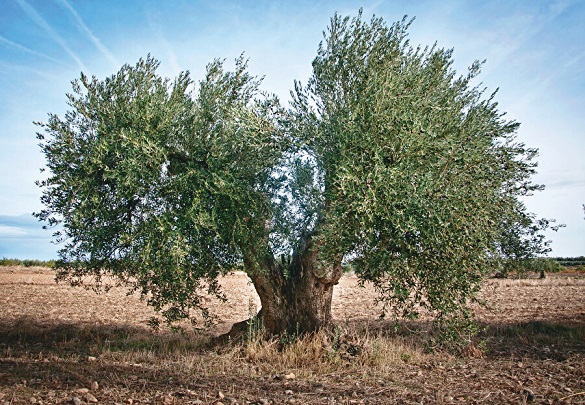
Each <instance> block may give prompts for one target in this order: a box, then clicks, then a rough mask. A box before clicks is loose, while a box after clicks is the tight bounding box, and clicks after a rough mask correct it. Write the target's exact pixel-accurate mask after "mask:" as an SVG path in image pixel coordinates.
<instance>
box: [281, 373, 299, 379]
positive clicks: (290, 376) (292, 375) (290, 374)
mask: <svg viewBox="0 0 585 405" xmlns="http://www.w3.org/2000/svg"><path fill="white" fill-rule="evenodd" d="M295 378H297V376H296V375H295V374H294V373H289V374H285V375H284V379H285V380H294V379H295Z"/></svg>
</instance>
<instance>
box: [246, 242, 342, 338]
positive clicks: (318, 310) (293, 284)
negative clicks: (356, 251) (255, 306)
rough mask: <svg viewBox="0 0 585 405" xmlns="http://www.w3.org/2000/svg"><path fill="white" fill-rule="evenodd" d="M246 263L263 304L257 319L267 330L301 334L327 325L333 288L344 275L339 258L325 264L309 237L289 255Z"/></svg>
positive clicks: (268, 331) (276, 333)
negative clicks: (258, 264) (254, 265)
mask: <svg viewBox="0 0 585 405" xmlns="http://www.w3.org/2000/svg"><path fill="white" fill-rule="evenodd" d="M246 266H247V270H248V274H249V276H250V278H251V279H252V283H253V284H254V287H255V288H256V292H257V293H258V295H259V297H260V301H261V304H262V308H261V310H260V312H259V313H258V315H257V318H258V320H259V321H260V322H261V324H262V326H263V327H264V329H265V330H266V332H267V333H269V334H272V335H280V334H287V333H288V334H303V333H309V332H314V331H317V330H319V329H321V328H323V327H325V326H327V325H329V324H330V322H331V300H332V297H333V287H334V286H335V285H336V284H337V283H338V282H339V279H340V278H341V275H342V274H343V269H342V267H341V259H340V260H339V261H338V262H337V263H335V264H333V265H328V266H326V267H325V266H324V265H323V263H322V262H320V261H319V260H318V246H316V244H315V243H314V241H313V239H312V237H311V236H307V237H305V238H304V239H303V240H302V242H301V244H300V246H299V248H298V249H297V251H295V252H294V254H293V256H292V258H286V257H282V258H280V259H275V258H273V257H268V258H265V259H264V260H263V261H262V263H261V267H262V268H258V266H256V267H255V268H254V267H252V264H251V262H247V263H246Z"/></svg>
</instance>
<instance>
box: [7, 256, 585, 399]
mask: <svg viewBox="0 0 585 405" xmlns="http://www.w3.org/2000/svg"><path fill="white" fill-rule="evenodd" d="M53 278H54V273H53V272H52V271H50V270H47V269H41V268H26V269H25V268H23V267H0V308H1V309H0V404H3V403H5V404H21V403H22V404H25V403H27V404H32V403H37V404H41V403H42V404H54V403H95V402H99V403H104V404H114V403H120V404H142V403H151V404H159V403H160V404H183V403H185V404H188V403H190V404H219V403H223V404H230V403H238V404H246V403H256V404H268V403H274V404H280V403H298V404H359V403H367V404H374V403H376V404H377V403H379V404H386V403H406V404H410V403H412V404H419V403H423V404H429V403H440V404H451V403H462V404H463V403H465V404H467V403H478V404H494V403H496V404H497V403H514V404H517V403H538V404H541V403H544V404H557V403H558V404H565V403H566V404H569V403H572V404H575V403H585V392H584V391H585V277H583V275H579V274H564V275H549V276H548V278H547V279H545V280H536V279H531V280H491V281H490V282H489V283H488V285H487V286H486V287H485V289H484V291H483V293H482V296H483V298H485V299H486V300H487V301H488V302H489V303H490V306H491V309H485V308H478V309H477V316H478V318H479V319H480V321H481V322H482V324H483V325H484V326H486V328H487V330H486V332H484V333H483V334H482V336H481V337H480V338H481V339H485V340H486V343H485V346H482V345H480V344H479V343H478V342H479V340H480V339H478V341H476V342H472V343H471V344H470V345H469V346H468V348H467V350H465V351H464V353H462V354H460V355H453V354H449V353H446V352H444V351H436V350H432V339H431V336H432V334H430V333H429V331H428V325H427V324H426V323H425V322H424V321H420V322H417V323H410V324H403V325H402V326H401V327H400V328H395V327H394V324H392V323H391V322H389V321H383V320H379V319H378V315H379V309H378V308H376V307H375V306H374V304H373V303H374V300H373V299H374V295H373V291H372V290H371V289H369V288H368V287H366V288H360V287H358V285H357V279H356V278H355V277H353V276H345V277H344V278H342V280H341V282H340V284H339V285H338V286H337V287H336V289H335V293H334V302H333V314H334V317H335V319H336V323H337V325H338V328H337V330H336V332H335V333H332V334H330V335H325V334H322V335H319V336H315V337H308V338H303V339H298V340H297V341H294V342H292V343H290V342H288V343H287V344H284V343H283V342H282V341H276V340H275V341H271V342H260V341H257V340H256V339H254V338H253V337H250V338H249V339H247V341H246V342H243V343H236V342H228V343H223V344H212V342H213V336H217V335H218V334H220V333H223V332H226V331H227V330H228V329H229V327H230V326H231V324H232V323H234V322H237V321H240V320H243V319H246V318H248V317H249V314H250V313H251V312H253V311H254V310H255V309H256V308H257V306H258V299H257V297H256V295H255V293H254V290H253V288H252V286H251V285H250V284H249V283H248V282H247V279H246V276H245V275H243V274H235V275H231V276H228V277H225V278H224V279H222V285H223V286H224V289H225V293H226V295H227V297H228V302H227V303H214V308H215V312H216V314H217V315H218V316H219V317H220V319H221V322H220V323H218V324H217V325H216V326H215V327H214V328H213V329H211V330H209V331H207V332H201V333H187V334H185V335H177V334H171V333H170V332H168V331H166V330H161V331H157V332H154V331H152V330H150V329H149V328H148V327H147V326H146V322H147V321H148V320H149V319H150V317H151V316H152V315H153V312H152V310H151V309H150V308H148V307H146V305H145V304H144V303H143V302H140V301H139V300H138V299H137V298H136V297H133V296H127V295H126V294H125V292H124V290H123V289H119V288H114V289H112V290H111V291H110V292H109V293H107V294H100V295H96V294H95V293H93V292H92V291H86V290H84V289H81V288H72V287H69V286H67V285H61V284H60V285H56V284H55V283H54V281H53Z"/></svg>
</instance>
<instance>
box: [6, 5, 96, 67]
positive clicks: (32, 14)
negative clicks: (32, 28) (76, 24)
mask: <svg viewBox="0 0 585 405" xmlns="http://www.w3.org/2000/svg"><path fill="white" fill-rule="evenodd" d="M16 2H17V3H18V5H19V6H20V8H22V10H23V11H24V12H25V13H26V15H27V16H28V17H29V18H30V19H31V20H33V21H34V22H35V23H36V24H37V25H38V26H39V27H41V28H42V29H43V30H45V32H46V33H47V34H49V36H50V37H51V38H53V40H54V41H55V42H57V43H58V44H59V45H60V46H61V48H63V50H64V51H65V52H67V53H68V54H69V56H71V58H73V60H74V61H75V62H76V63H77V65H78V66H79V68H80V69H81V70H83V71H87V67H86V66H85V65H84V64H83V62H82V61H81V59H80V58H79V56H77V54H76V53H75V52H73V50H71V48H70V47H69V46H68V45H67V43H66V42H65V40H64V39H63V38H62V37H61V36H60V35H59V34H58V33H57V32H56V31H55V30H54V29H53V28H52V27H51V26H50V25H49V24H48V23H47V22H46V21H45V19H44V18H43V17H41V15H40V14H39V13H37V11H36V10H35V9H34V7H33V6H31V5H30V4H28V3H27V2H26V1H25V0H16Z"/></svg>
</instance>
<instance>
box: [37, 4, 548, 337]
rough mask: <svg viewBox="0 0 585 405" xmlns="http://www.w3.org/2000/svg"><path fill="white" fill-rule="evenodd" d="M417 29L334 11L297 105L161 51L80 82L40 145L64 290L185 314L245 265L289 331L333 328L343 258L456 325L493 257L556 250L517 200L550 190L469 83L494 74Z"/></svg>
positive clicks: (272, 327)
mask: <svg viewBox="0 0 585 405" xmlns="http://www.w3.org/2000/svg"><path fill="white" fill-rule="evenodd" d="M411 22H412V20H408V19H406V18H405V19H403V20H402V21H398V22H395V23H393V24H391V25H387V24H386V23H385V22H384V20H383V19H381V18H377V17H373V18H372V19H371V20H370V21H365V20H363V19H362V16H361V13H360V14H359V15H358V16H357V17H355V18H350V17H340V16H338V15H335V16H334V17H333V18H332V19H331V24H330V26H329V27H328V30H327V31H326V32H325V33H324V39H323V41H322V43H321V44H320V45H319V47H318V50H317V56H316V58H315V59H314V61H313V74H312V76H311V77H310V79H309V80H308V83H306V84H304V85H303V84H302V83H299V82H295V88H294V90H293V91H292V92H291V95H292V102H291V103H290V105H289V106H287V107H285V106H282V105H281V104H280V102H279V100H278V99H277V98H276V97H275V96H272V95H268V94H265V93H263V92H262V91H261V89H260V86H261V80H260V79H258V78H255V77H252V76H251V75H250V74H249V73H248V71H247V62H246V60H245V59H244V58H243V57H240V58H238V59H237V60H236V63H235V69H234V70H233V71H229V70H226V68H225V66H224V61H222V60H215V61H213V62H212V63H210V64H209V65H208V66H207V74H206V76H205V78H204V79H203V80H201V81H200V82H199V83H195V82H194V81H193V80H192V79H191V78H190V75H189V73H187V72H185V73H182V74H180V75H179V76H178V77H177V78H176V79H174V80H169V79H165V78H162V77H161V76H159V74H158V73H157V67H158V65H159V63H158V62H157V61H156V60H155V59H154V58H152V57H150V56H148V57H147V58H146V59H141V60H139V61H138V63H137V64H136V65H134V66H130V65H125V66H124V67H122V68H121V69H120V71H119V72H118V73H116V74H114V75H113V76H111V77H108V78H106V79H105V80H99V79H97V78H95V77H93V78H91V79H90V78H88V77H87V76H85V75H84V74H82V75H81V78H80V79H79V80H76V81H74V82H73V93H72V94H70V95H68V96H67V97H68V102H69V106H70V107H71V109H70V110H69V111H68V112H67V113H66V114H65V115H64V117H63V118H61V117H58V116H57V115H53V114H51V115H49V118H48V121H47V122H46V123H44V124H40V125H41V126H42V128H43V129H44V131H43V132H42V133H39V135H38V137H39V138H40V139H41V140H42V142H41V149H42V151H43V153H44V154H45V156H46V159H47V167H48V169H49V176H48V178H47V179H46V180H44V181H41V182H40V183H39V184H40V186H41V187H42V188H43V196H42V202H43V203H44V205H45V209H44V210H43V211H41V212H39V213H37V214H36V215H37V217H38V218H39V219H41V220H44V221H47V223H48V224H49V225H50V226H53V225H57V224H60V225H61V229H62V230H61V231H58V232H56V240H57V241H60V242H62V243H63V245H62V249H61V250H60V252H59V254H60V258H61V261H60V263H59V267H60V273H59V274H60V277H62V278H66V279H69V280H70V281H72V282H78V281H80V280H81V279H82V278H83V277H84V276H87V275H93V276H95V277H96V278H97V279H98V280H99V279H100V277H102V276H103V275H112V276H115V277H117V278H118V279H119V280H121V281H123V282H124V283H128V284H129V285H131V286H132V287H133V288H134V289H135V290H137V291H139V292H140V293H141V294H143V295H144V297H146V298H147V299H148V302H149V303H150V304H151V305H153V306H154V307H155V308H156V309H157V310H160V311H162V313H163V315H164V316H165V317H166V319H167V320H169V321H174V320H178V319H182V318H189V317H192V316H193V314H194V313H197V312H198V311H197V310H199V312H202V313H203V314H204V315H207V314H208V308H206V307H205V305H204V302H205V301H204V300H202V296H203V295H205V294H208V293H211V294H221V292H220V290H219V287H218V283H217V278H218V276H219V275H221V274H225V273H227V272H230V271H233V270H235V269H241V270H244V271H246V272H247V274H248V275H249V276H250V278H251V279H252V282H253V283H254V285H255V287H256V290H257V291H258V293H259V295H260V298H261V301H262V308H263V309H262V310H261V312H260V314H259V315H258V316H259V317H260V319H261V320H263V321H264V322H265V324H266V326H267V328H268V330H269V331H271V332H273V333H280V332H286V331H291V330H293V329H295V328H296V329H297V330H298V329H299V325H300V330H301V331H310V330H314V329H316V328H318V327H321V326H323V325H324V324H326V323H327V322H329V321H330V305H331V291H332V287H333V285H335V284H336V283H337V281H338V280H339V277H341V274H342V265H343V264H345V263H351V264H352V266H353V268H354V269H355V271H356V274H357V275H358V276H359V277H360V278H361V279H362V280H364V281H369V282H372V283H374V285H375V286H376V287H377V289H378V290H379V292H380V299H381V300H382V301H383V302H384V303H385V304H386V305H387V306H386V307H385V308H386V309H388V310H391V311H393V313H394V314H396V315H399V316H403V315H412V314H415V313H416V311H417V310H418V309H420V308H423V309H427V310H429V311H431V312H432V313H434V314H435V315H437V316H438V317H439V318H442V317H446V316H447V317H448V316H451V315H453V314H460V313H461V311H462V310H464V309H465V308H466V304H467V302H468V300H469V299H470V298H471V297H473V295H474V294H475V293H476V292H477V291H478V290H479V288H480V287H481V283H482V281H483V280H484V278H485V276H486V274H488V273H489V272H490V271H493V270H494V269H495V268H496V267H497V266H498V265H499V263H500V261H499V259H501V258H505V257H513V256H514V255H515V254H517V255H520V256H522V257H530V256H533V255H535V254H538V253H543V252H546V250H547V242H546V241H545V240H544V239H543V238H542V237H541V236H539V235H540V231H541V230H542V229H543V228H544V227H546V225H543V224H544V222H538V221H537V220H536V219H535V217H534V215H532V214H530V213H528V212H527V210H526V207H525V206H524V204H523V203H522V200H521V198H522V197H524V196H527V195H529V194H531V193H532V192H533V191H536V190H539V189H541V188H542V187H541V186H539V185H535V184H533V183H532V182H531V176H532V175H533V174H534V173H535V168H536V162H535V157H536V155H537V151H536V150H535V149H532V148H528V147H526V146H525V145H524V144H523V143H520V142H518V141H517V140H516V132H517V129H518V126H519V124H518V123H517V122H515V121H513V120H508V119H507V118H506V117H505V113H503V112H501V111H499V109H498V105H497V103H496V102H495V93H492V94H489V95H487V96H486V95H485V90H484V89H483V88H482V87H480V86H481V85H479V86H476V85H474V84H473V83H474V81H475V78H476V77H477V76H478V74H479V73H480V68H481V63H479V62H476V63H474V64H473V65H472V66H471V67H470V68H469V70H468V72H467V73H466V74H464V75H458V74H457V73H456V72H455V70H454V69H453V67H452V64H453V59H452V51H451V50H447V49H442V48H438V47H437V46H430V47H424V48H423V47H412V46H411V45H410V43H409V41H408V38H407V31H408V28H409V26H410V24H411ZM193 311H195V312H193ZM295 323H296V325H295Z"/></svg>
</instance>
